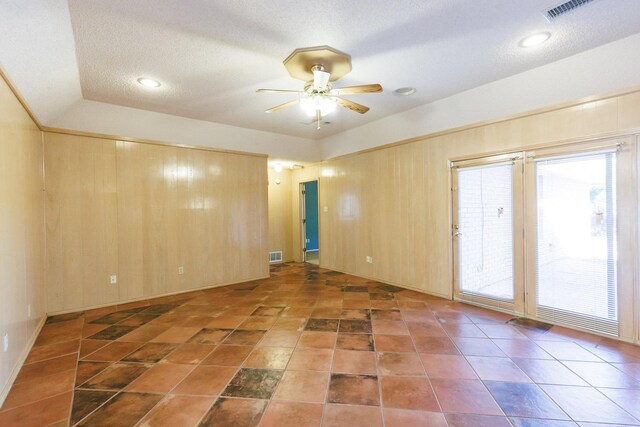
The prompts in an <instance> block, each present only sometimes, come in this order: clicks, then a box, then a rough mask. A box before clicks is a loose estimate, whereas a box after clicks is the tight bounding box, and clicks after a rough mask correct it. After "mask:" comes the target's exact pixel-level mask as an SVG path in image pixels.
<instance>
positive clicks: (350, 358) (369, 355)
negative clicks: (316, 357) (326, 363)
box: [331, 350, 376, 375]
mask: <svg viewBox="0 0 640 427" xmlns="http://www.w3.org/2000/svg"><path fill="white" fill-rule="evenodd" d="M331 372H341V373H346V374H370V375H375V374H376V357H375V354H374V353H373V352H371V351H350V350H336V351H335V353H334V357H333V366H332V368H331Z"/></svg>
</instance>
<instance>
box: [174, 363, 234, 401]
mask: <svg viewBox="0 0 640 427" xmlns="http://www.w3.org/2000/svg"><path fill="white" fill-rule="evenodd" d="M236 372H237V369H236V368H225V367H217V366H198V367H196V368H195V369H194V370H192V371H191V372H190V373H189V375H187V377H186V378H185V379H184V380H182V382H181V383H180V384H178V385H177V386H176V387H175V388H174V389H173V390H172V391H171V393H172V394H189V395H200V396H217V395H219V394H220V392H221V391H222V390H223V389H224V387H225V386H226V385H227V383H228V382H229V381H230V380H231V378H233V376H234V375H235V374H236Z"/></svg>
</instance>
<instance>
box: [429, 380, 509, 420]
mask: <svg viewBox="0 0 640 427" xmlns="http://www.w3.org/2000/svg"><path fill="white" fill-rule="evenodd" d="M431 384H432V385H433V389H434V390H435V392H436V396H437V397H438V401H439V402H440V406H441V407H442V411H443V412H459V413H465V414H477V415H504V414H503V412H502V410H501V409H500V407H499V406H498V404H497V403H496V401H495V400H494V399H493V397H492V396H491V394H490V393H489V391H487V389H486V387H485V386H484V384H483V383H482V381H478V380H454V379H442V378H434V379H432V380H431Z"/></svg>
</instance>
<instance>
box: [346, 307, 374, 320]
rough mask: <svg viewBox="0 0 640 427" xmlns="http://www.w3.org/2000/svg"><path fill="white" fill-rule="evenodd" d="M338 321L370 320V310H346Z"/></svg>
mask: <svg viewBox="0 0 640 427" xmlns="http://www.w3.org/2000/svg"><path fill="white" fill-rule="evenodd" d="M340 319H344V320H371V310H369V309H368V308H359V309H358V308H348V309H343V310H342V312H341V313H340Z"/></svg>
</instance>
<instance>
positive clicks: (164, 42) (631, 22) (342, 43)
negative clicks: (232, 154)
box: [69, 0, 640, 138]
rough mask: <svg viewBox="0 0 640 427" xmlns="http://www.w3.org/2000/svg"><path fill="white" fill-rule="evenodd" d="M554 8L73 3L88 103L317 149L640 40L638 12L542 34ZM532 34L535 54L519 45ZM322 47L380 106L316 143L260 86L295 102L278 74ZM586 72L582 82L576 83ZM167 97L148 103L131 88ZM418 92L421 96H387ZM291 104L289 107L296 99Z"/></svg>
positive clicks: (400, 1) (342, 122)
mask: <svg viewBox="0 0 640 427" xmlns="http://www.w3.org/2000/svg"><path fill="white" fill-rule="evenodd" d="M556 3H557V2H556V1H555V0H527V1H524V0H518V1H513V0H483V1H477V0H456V1H452V0H431V1H424V0H397V1H371V0H360V1H345V0H342V1H338V0H329V1H323V2H301V1H298V0H295V1H270V2H265V1H261V0H234V1H205V0H164V1H161V2H159V1H154V0H110V1H103V0H70V2H69V6H70V13H71V23H72V26H73V33H74V37H75V41H76V55H77V60H78V67H79V73H80V82H81V87H82V93H83V96H84V98H85V99H90V100H96V101H101V102H107V103H112V104H117V105H124V106H130V107H135V108H141V109H148V110H152V111H157V112H163V113H168V114H173V115H179V116H185V117H190V118H196V119H201V120H207V121H213V122H219V123H225V124H230V125H234V126H241V127H248V128H254V129H261V130H267V131H273V132H278V133H284V134H290V135H297V136H302V137H307V138H321V137H325V136H327V135H330V134H334V133H337V132H340V131H343V130H345V129H349V128H353V127H356V126H360V125H362V124H365V123H367V122H368V121H372V120H375V119H379V118H381V117H384V116H388V115H390V114H393V113H397V112H400V111H403V110H407V109H409V108H412V107H415V106H417V105H420V104H424V103H427V102H431V101H433V100H436V99H440V98H443V97H446V96H449V95H451V94H454V93H458V92H461V91H464V90H466V89H469V88H472V87H475V86H478V85H481V84H484V83H487V82H490V81H493V80H497V79H500V78H503V77H506V76H509V75H512V74H515V73H518V72H521V71H524V70H527V69H531V68H534V67H537V66H540V65H543V64H546V63H549V62H553V61H555V60H558V59H560V58H563V57H566V56H569V55H572V54H575V53H577V52H580V51H583V50H586V49H589V48H592V47H595V46H598V45H600V44H604V43H607V42H610V41H613V40H616V39H618V38H622V37H624V36H627V35H630V34H633V33H636V32H638V31H640V1H638V0H597V1H595V2H594V3H591V4H589V5H587V6H585V7H583V8H581V9H578V10H576V11H575V12H573V13H571V14H569V15H567V16H565V17H561V18H559V19H558V20H556V21H554V22H553V23H552V24H550V23H548V22H547V21H546V19H545V18H544V17H543V15H542V13H541V11H543V10H544V9H546V8H547V7H550V6H555V5H556ZM537 31H550V32H551V33H552V34H553V36H552V39H551V40H550V41H549V42H548V43H547V44H545V45H544V46H543V47H540V48H533V49H522V48H520V47H518V42H519V40H520V39H522V38H523V37H524V36H527V35H529V34H531V33H534V32H537ZM323 44H328V45H330V46H333V47H335V48H337V49H340V50H342V51H345V52H347V53H349V54H350V55H351V56H352V62H353V71H352V72H351V73H350V74H349V75H347V76H346V77H345V78H343V79H341V80H339V81H338V82H337V84H336V85H335V86H336V87H339V86H346V85H355V84H365V83H381V84H382V85H383V87H384V88H385V89H386V91H385V92H384V93H382V94H368V95H357V96H352V97H351V99H353V100H354V101H356V102H361V103H363V104H365V105H368V106H370V107H371V111H370V112H369V113H367V114H366V115H364V116H361V115H359V114H356V113H353V112H351V111H348V110H344V109H340V111H338V112H337V113H334V114H333V115H331V116H328V117H327V120H329V121H331V122H332V124H330V125H327V126H324V127H323V129H321V130H320V131H317V130H316V129H315V127H314V126H313V125H304V124H301V123H300V122H302V121H304V120H308V119H307V118H306V117H305V116H304V115H303V114H302V112H301V111H300V109H299V108H297V107H294V108H290V109H288V110H282V111H280V112H278V113H274V114H271V115H266V114H264V113H263V110H264V109H266V108H269V107H271V106H274V105H277V104H280V103H282V102H285V101H288V100H290V99H291V98H292V97H291V96H290V95H286V94H258V93H255V90H256V89H257V88H260V87H274V88H293V89H300V88H302V86H303V82H301V81H298V80H294V79H291V78H289V77H288V74H287V72H286V70H285V68H284V66H283V65H282V60H283V59H284V58H286V57H287V56H288V55H289V54H290V53H291V51H292V50H293V49H295V48H297V47H307V46H316V45H323ZM577 72H578V70H577ZM140 76H149V77H153V78H155V79H157V80H160V81H161V82H162V84H163V86H162V87H161V88H160V89H158V90H148V89H145V88H143V87H141V86H139V85H138V84H137V83H136V78H137V77H140ZM401 86H414V87H416V88H417V89H418V91H417V93H416V94H415V95H413V96H411V97H398V96H394V95H393V94H392V91H393V90H394V89H396V88H398V87H401ZM294 97H295V95H294Z"/></svg>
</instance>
